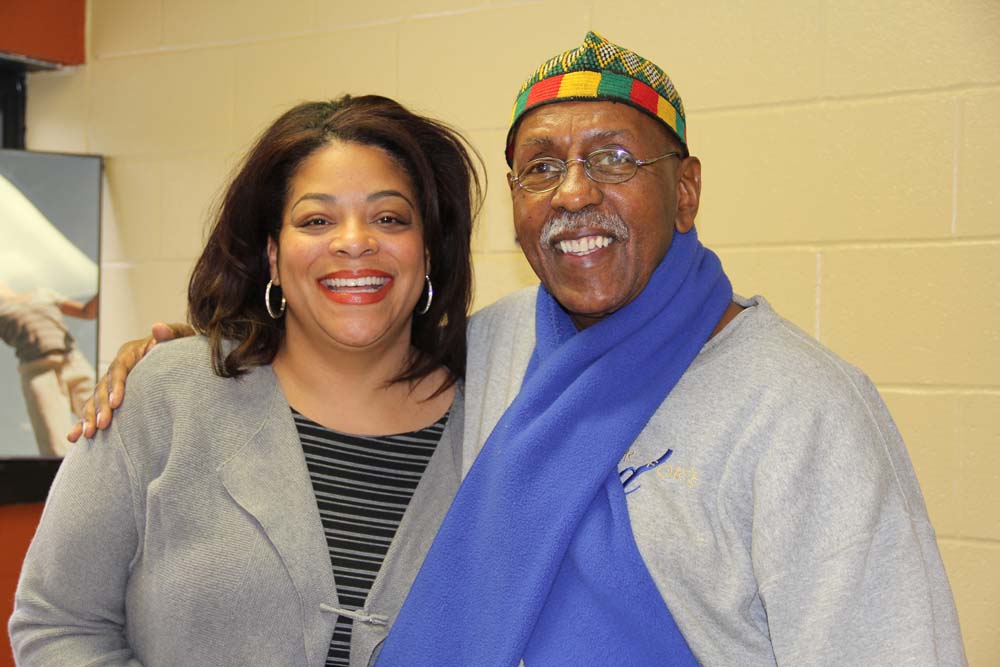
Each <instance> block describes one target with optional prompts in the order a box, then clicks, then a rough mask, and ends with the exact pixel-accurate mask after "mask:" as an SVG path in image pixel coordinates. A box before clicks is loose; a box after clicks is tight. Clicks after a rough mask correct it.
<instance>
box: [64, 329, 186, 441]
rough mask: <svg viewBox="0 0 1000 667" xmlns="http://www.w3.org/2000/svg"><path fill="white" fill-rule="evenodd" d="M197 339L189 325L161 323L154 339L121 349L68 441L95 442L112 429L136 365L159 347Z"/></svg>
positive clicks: (85, 406)
mask: <svg viewBox="0 0 1000 667" xmlns="http://www.w3.org/2000/svg"><path fill="white" fill-rule="evenodd" d="M193 335H194V329H192V328H191V327H190V326H188V325H187V324H164V323H163V322H157V323H156V324H154V325H153V331H152V335H151V336H147V337H146V338H140V339H139V340H130V341H129V342H127V343H125V344H124V345H122V346H121V347H120V348H118V354H117V356H115V360H114V361H112V362H111V365H110V366H109V367H108V372H107V373H105V374H104V377H102V378H101V379H100V381H99V382H98V383H97V388H96V389H95V390H94V395H93V397H91V399H90V400H89V401H87V402H86V403H85V404H84V406H83V415H82V416H81V419H80V422H79V423H77V424H76V425H75V426H74V427H73V428H72V429H71V430H70V432H69V433H68V434H67V435H66V439H67V440H69V441H70V442H76V441H77V440H79V439H80V436H81V435H82V436H84V437H87V438H93V437H94V434H96V433H97V430H98V429H101V430H102V431H103V430H104V429H106V428H107V427H108V426H110V425H111V412H112V410H114V409H115V408H117V407H118V406H119V405H121V404H122V399H123V398H124V397H125V377H126V376H127V375H128V374H129V373H131V372H132V369H133V368H135V365H136V364H137V363H139V361H140V360H141V359H142V358H143V357H144V356H146V353H147V352H149V351H150V350H152V349H153V347H154V346H155V345H156V344H157V343H164V342H166V341H168V340H173V339H175V338H184V337H185V336H193Z"/></svg>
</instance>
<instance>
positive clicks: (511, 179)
mask: <svg viewBox="0 0 1000 667" xmlns="http://www.w3.org/2000/svg"><path fill="white" fill-rule="evenodd" d="M507 187H508V188H510V193H511V194H514V188H515V187H517V186H516V185H514V173H513V172H510V171H508V172H507Z"/></svg>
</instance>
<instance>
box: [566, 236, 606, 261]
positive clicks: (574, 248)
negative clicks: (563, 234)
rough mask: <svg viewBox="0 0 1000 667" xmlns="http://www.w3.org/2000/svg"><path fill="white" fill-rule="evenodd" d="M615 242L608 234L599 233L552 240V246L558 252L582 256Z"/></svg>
mask: <svg viewBox="0 0 1000 667" xmlns="http://www.w3.org/2000/svg"><path fill="white" fill-rule="evenodd" d="M614 242H615V239H613V238H611V237H610V236H604V235H600V234H593V235H589V236H583V237H581V238H578V239H565V240H562V241H554V242H553V243H552V246H553V247H554V248H555V249H556V250H557V251H558V252H560V253H562V254H565V255H576V256H578V257H582V256H584V255H590V254H591V253H595V252H597V251H598V250H601V249H603V248H607V247H608V246H609V245H611V244H612V243H614Z"/></svg>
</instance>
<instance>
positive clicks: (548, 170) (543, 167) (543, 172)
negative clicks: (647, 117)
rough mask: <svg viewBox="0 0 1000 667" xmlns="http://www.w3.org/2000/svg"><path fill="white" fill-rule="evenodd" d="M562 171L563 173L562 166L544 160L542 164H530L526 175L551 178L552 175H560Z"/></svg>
mask: <svg viewBox="0 0 1000 667" xmlns="http://www.w3.org/2000/svg"><path fill="white" fill-rule="evenodd" d="M560 171H562V167H561V165H559V164H557V163H555V162H551V161H549V160H542V161H540V162H535V163H533V164H529V165H528V168H527V169H525V171H524V173H525V175H528V174H532V175H536V176H549V175H552V174H558V173H559V172H560Z"/></svg>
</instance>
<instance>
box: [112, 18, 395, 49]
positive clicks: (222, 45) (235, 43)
mask: <svg viewBox="0 0 1000 667" xmlns="http://www.w3.org/2000/svg"><path fill="white" fill-rule="evenodd" d="M404 20H405V18H403V17H400V18H392V19H377V20H373V21H360V22H358V23H352V24H346V25H343V26H338V27H336V28H323V29H313V30H299V31H296V32H287V33H279V34H276V35H265V36H258V37H246V38H240V39H226V40H217V41H208V42H192V43H189V44H172V45H169V46H157V47H154V48H149V49H133V50H129V51H116V52H113V53H109V54H104V55H102V56H99V57H96V56H95V60H119V59H123V58H135V57H140V56H153V55H167V54H171V53H187V52H190V51H201V50H209V49H231V48H237V47H240V46H252V45H256V44H271V43H274V42H283V41H286V40H289V39H297V38H299V37H316V36H321V35H326V34H336V33H341V32H345V31H347V30H357V29H364V28H377V27H380V26H389V25H401V24H402V23H403V21H404Z"/></svg>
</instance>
